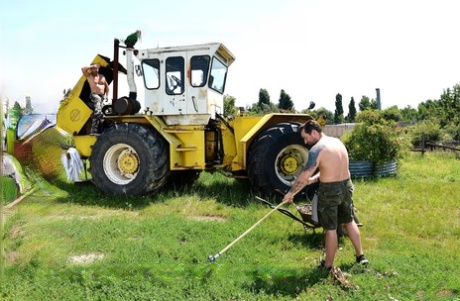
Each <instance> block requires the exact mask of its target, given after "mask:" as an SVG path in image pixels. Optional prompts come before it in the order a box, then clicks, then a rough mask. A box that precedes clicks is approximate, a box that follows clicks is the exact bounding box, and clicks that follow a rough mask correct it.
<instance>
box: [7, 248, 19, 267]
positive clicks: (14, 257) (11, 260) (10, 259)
mask: <svg viewBox="0 0 460 301" xmlns="http://www.w3.org/2000/svg"><path fill="white" fill-rule="evenodd" d="M18 261H19V252H16V251H11V252H7V253H6V262H7V263H8V264H11V265H13V264H15V263H17V262H18Z"/></svg>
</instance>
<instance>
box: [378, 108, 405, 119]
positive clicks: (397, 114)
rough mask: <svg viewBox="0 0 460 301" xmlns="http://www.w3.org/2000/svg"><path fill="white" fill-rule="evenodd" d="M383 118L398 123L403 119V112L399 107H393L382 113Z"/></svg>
mask: <svg viewBox="0 0 460 301" xmlns="http://www.w3.org/2000/svg"><path fill="white" fill-rule="evenodd" d="M382 115H383V118H385V119H386V120H393V121H395V122H398V121H400V120H401V119H402V115H401V111H400V110H399V109H398V106H392V107H389V108H387V109H385V110H383V111H382Z"/></svg>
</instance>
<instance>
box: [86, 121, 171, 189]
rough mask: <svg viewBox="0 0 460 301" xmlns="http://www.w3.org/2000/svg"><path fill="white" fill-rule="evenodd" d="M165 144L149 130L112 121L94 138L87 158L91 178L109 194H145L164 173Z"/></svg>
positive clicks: (158, 183)
mask: <svg viewBox="0 0 460 301" xmlns="http://www.w3.org/2000/svg"><path fill="white" fill-rule="evenodd" d="M168 162H169V160H168V147H167V144H166V142H165V141H164V139H163V138H162V137H161V136H160V135H159V134H158V133H157V132H156V131H154V130H153V129H150V128H148V127H146V126H143V125H139V124H132V123H123V124H116V125H115V126H113V127H111V128H109V129H108V130H106V131H105V132H104V133H103V134H102V135H101V136H100V137H99V138H98V139H97V141H96V143H95V144H94V146H93V150H92V153H91V157H90V164H91V166H90V171H91V175H92V180H93V182H94V183H95V184H96V186H97V187H98V188H100V189H101V190H102V191H104V192H106V193H108V194H112V195H128V196H140V195H147V194H150V193H152V192H154V191H155V190H157V189H159V188H160V187H161V186H163V185H164V183H165V182H166V179H167V176H168Z"/></svg>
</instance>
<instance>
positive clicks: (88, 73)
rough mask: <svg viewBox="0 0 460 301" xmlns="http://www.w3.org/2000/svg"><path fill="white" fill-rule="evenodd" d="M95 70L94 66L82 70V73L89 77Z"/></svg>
mask: <svg viewBox="0 0 460 301" xmlns="http://www.w3.org/2000/svg"><path fill="white" fill-rule="evenodd" d="M92 69H93V65H90V66H85V67H82V68H81V72H82V73H83V75H84V76H85V77H88V76H89V75H90V74H91V71H92Z"/></svg>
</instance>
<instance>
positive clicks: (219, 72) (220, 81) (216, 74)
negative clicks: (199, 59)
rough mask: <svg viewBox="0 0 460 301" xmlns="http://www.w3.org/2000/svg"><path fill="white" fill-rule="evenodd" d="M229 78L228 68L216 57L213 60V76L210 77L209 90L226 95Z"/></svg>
mask: <svg viewBox="0 0 460 301" xmlns="http://www.w3.org/2000/svg"><path fill="white" fill-rule="evenodd" d="M226 78H227V66H225V65H224V64H223V63H222V62H221V61H219V60H218V59H217V58H216V57H214V58H213V59H212V66H211V75H209V84H208V86H209V88H211V89H213V90H215V91H217V92H219V93H220V94H223V93H224V89H225V80H226Z"/></svg>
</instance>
